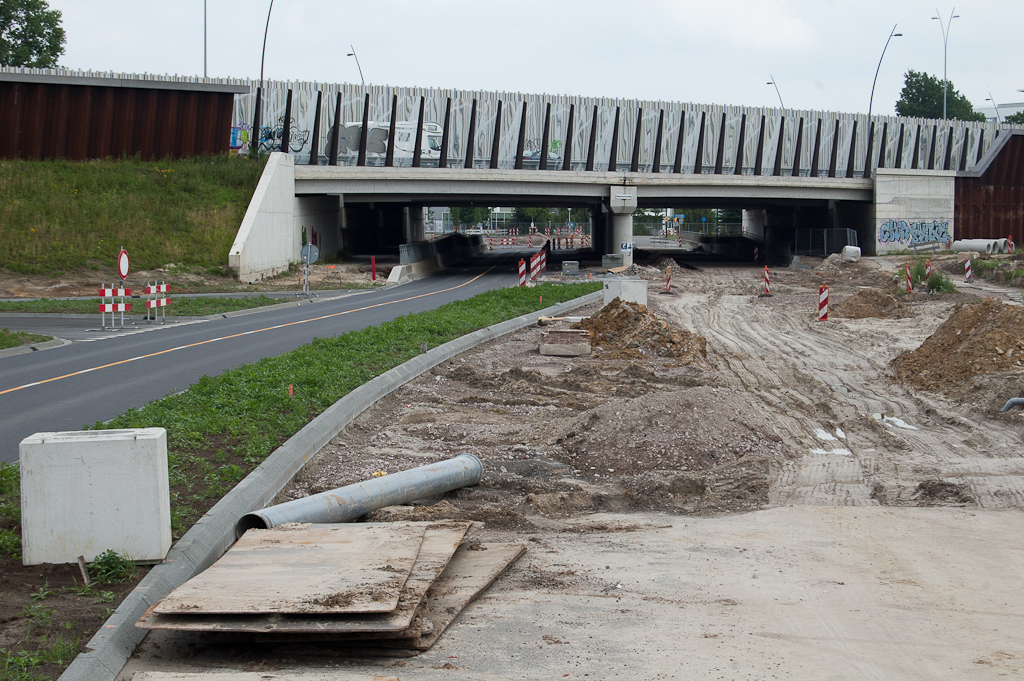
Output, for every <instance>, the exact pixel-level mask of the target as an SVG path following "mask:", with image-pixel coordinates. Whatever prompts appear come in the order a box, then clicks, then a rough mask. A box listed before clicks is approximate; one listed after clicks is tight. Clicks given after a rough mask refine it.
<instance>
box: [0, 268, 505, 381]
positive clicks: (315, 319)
mask: <svg viewBox="0 0 1024 681" xmlns="http://www.w3.org/2000/svg"><path fill="white" fill-rule="evenodd" d="M492 269H494V267H490V268H488V269H487V270H485V271H484V272H481V273H480V274H478V275H476V276H475V277H473V278H472V279H470V280H469V281H464V282H462V283H461V284H459V285H457V286H452V287H450V288H445V289H440V290H437V291H431V292H430V293H421V294H419V295H418V296H410V297H408V298H401V299H399V300H391V301H388V302H386V303H375V304H373V305H367V306H365V307H357V308H355V309H352V310H345V311H344V312H335V313H333V314H325V315H321V316H320V317H311V318H309V319H300V320H299V321H296V322H288V323H287V324H275V325H274V326H268V327H265V328H262V329H253V330H252V331H243V332H242V333H234V334H231V335H230V336H219V337H217V338H209V339H207V340H203V341H198V342H196V343H189V344H188V345H179V346H177V347H174V348H168V349H166V350H160V351H159V352H151V353H149V354H148V355H139V356H137V357H130V358H128V359H122V360H119V361H117V362H111V363H110V364H101V365H100V366H96V367H91V368H89V369H82V370H80V371H73V372H71V373H70V374H64V375H63V376H54V377H53V378H47V379H45V380H42V381H34V382H32V383H26V384H25V385H19V386H18V387H16V388H8V389H7V390H0V395H6V394H7V393H13V392H16V391H18V390H24V389H26V388H33V387H35V386H37V385H43V384H45V383H53V382H54V381H60V380H62V379H65V378H71V377H73V376H81V375H82V374H88V373H90V372H93V371H99V370H100V369H109V368H110V367H116V366H119V365H121V364H128V363H129V362H137V361H139V360H140V359H149V358H150V357H158V356H160V355H166V354H168V353H170V352H177V351H178V350H187V349H188V348H194V347H197V346H199V345H206V344H208V343H216V342H217V341H223V340H231V339H232V338H240V337H242V336H251V335H252V334H255V333H263V332H264V331H274V330H275V329H284V328H286V327H289V326H297V325H299V324H306V323H309V322H319V321H322V320H324V319H330V318H332V317H340V316H342V315H346V314H352V313H353V312H363V311H364V310H372V309H373V308H375V307H384V306H385V305H394V304H395V303H406V302H409V301H410V300H416V299H417V298H426V297H427V296H434V295H437V294H438V293H447V292H448V291H454V290H455V289H460V288H462V287H463V286H468V285H469V284H472V283H473V282H474V281H476V280H477V279H479V278H480V277H482V276H484V275H485V274H487V273H488V272H490V271H491V270H492Z"/></svg>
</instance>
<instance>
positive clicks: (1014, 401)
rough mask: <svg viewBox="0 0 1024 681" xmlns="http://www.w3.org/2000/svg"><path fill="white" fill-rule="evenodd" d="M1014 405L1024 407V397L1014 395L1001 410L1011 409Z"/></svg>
mask: <svg viewBox="0 0 1024 681" xmlns="http://www.w3.org/2000/svg"><path fill="white" fill-rule="evenodd" d="M1014 407H1024V397H1013V398H1010V399H1009V400H1007V401H1006V404H1004V405H1003V408H1002V409H1000V410H999V411H1010V410H1011V409H1013V408H1014Z"/></svg>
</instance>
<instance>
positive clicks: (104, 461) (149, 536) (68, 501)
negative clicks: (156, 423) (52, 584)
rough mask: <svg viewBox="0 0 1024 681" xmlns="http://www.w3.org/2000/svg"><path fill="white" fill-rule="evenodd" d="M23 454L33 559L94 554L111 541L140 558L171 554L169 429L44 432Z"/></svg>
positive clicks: (66, 559) (26, 544) (24, 505)
mask: <svg viewBox="0 0 1024 681" xmlns="http://www.w3.org/2000/svg"><path fill="white" fill-rule="evenodd" d="M20 455H21V549H22V550H21V553H22V562H23V563H24V564H25V565H39V564H40V563H74V562H75V561H76V560H77V559H78V556H85V559H86V560H93V559H94V558H95V557H96V556H98V555H100V554H101V553H103V552H104V551H107V550H108V549H112V550H114V551H116V552H118V553H120V554H121V555H125V556H128V557H129V558H131V559H133V560H144V561H159V560H163V559H164V557H165V556H166V555H167V551H168V550H169V549H170V548H171V506H170V496H169V488H168V481H167V431H166V430H164V429H163V428H136V429H131V430H90V431H73V432H63V433H36V434H34V435H30V436H29V437H27V438H25V439H24V440H22V441H21V446H20Z"/></svg>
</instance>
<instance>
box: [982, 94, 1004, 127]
mask: <svg viewBox="0 0 1024 681" xmlns="http://www.w3.org/2000/svg"><path fill="white" fill-rule="evenodd" d="M985 101H986V102H992V106H993V107H995V110H996V123H998V124H999V125H1002V124H1003V119H1002V118H1000V117H999V105H998V104H996V100H995V98H994V97H992V93H991V92H990V93H988V97H986V98H985Z"/></svg>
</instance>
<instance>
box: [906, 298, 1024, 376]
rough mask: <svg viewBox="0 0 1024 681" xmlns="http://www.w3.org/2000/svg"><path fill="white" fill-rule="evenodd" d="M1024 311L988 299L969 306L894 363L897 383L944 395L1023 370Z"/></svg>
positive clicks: (957, 311)
mask: <svg viewBox="0 0 1024 681" xmlns="http://www.w3.org/2000/svg"><path fill="white" fill-rule="evenodd" d="M1022 360H1024V309H1021V308H1019V307H1015V306H1011V305H1004V304H1002V303H1001V302H999V301H998V300H996V299H995V298H986V299H985V300H983V301H982V302H980V303H977V304H974V305H964V306H962V307H960V308H959V309H957V310H956V311H954V312H953V314H951V315H950V316H949V318H948V319H947V320H946V321H944V322H943V323H942V324H941V325H940V326H939V328H938V329H936V330H935V333H933V334H932V335H931V336H929V337H928V338H926V339H925V341H924V342H923V343H921V346H920V347H919V348H917V349H916V350H914V351H912V352H908V353H906V354H904V355H901V356H899V357H897V358H896V359H895V360H893V366H894V368H895V369H896V375H897V377H898V378H899V379H900V380H902V381H905V382H907V383H909V384H910V385H912V386H914V387H916V388H920V389H923V390H945V389H949V388H955V387H957V386H958V385H959V384H962V383H965V382H967V381H969V380H970V379H971V378H972V377H973V376H977V375H981V374H991V373H998V372H1008V371H1014V370H1021V368H1022V366H1024V364H1022Z"/></svg>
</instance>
